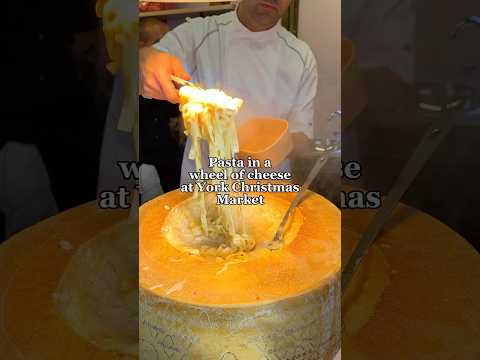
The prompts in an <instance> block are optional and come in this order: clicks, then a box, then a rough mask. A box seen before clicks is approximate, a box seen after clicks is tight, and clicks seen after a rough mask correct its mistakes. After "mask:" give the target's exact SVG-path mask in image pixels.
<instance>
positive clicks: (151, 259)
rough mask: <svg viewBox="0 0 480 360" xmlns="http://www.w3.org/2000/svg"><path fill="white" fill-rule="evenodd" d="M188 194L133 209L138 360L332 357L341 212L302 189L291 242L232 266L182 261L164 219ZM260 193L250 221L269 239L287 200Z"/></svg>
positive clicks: (337, 323)
mask: <svg viewBox="0 0 480 360" xmlns="http://www.w3.org/2000/svg"><path fill="white" fill-rule="evenodd" d="M189 196H191V195H190V194H184V193H180V192H179V191H175V192H171V193H168V194H165V195H163V196H161V197H158V198H156V199H154V200H152V201H150V202H148V203H146V204H144V205H143V206H142V207H141V208H140V247H139V252H140V255H139V256H140V258H139V260H140V274H139V281H140V358H141V359H145V360H150V359H153V360H155V359H172V360H181V359H182V360H186V359H195V360H210V359H211V360H221V359H224V360H233V359H239V360H243V359H249V360H256V359H258V360H263V359H271V358H278V359H282V360H283V359H285V360H288V359H312V360H319V359H328V360H330V359H333V358H334V356H335V354H336V353H337V352H338V350H339V344H340V296H341V291H340V282H339V279H340V278H339V276H340V262H341V260H340V211H339V210H338V209H337V208H336V207H335V206H334V205H333V204H331V203H330V202H328V201H327V200H326V199H324V198H323V197H321V196H319V195H317V194H313V193H309V194H308V196H307V198H306V199H305V200H304V201H303V202H302V203H301V204H300V205H299V207H298V208H297V210H296V213H295V215H294V218H293V221H292V222H291V223H290V224H289V226H288V229H287V233H286V238H287V239H290V240H289V241H288V245H286V246H285V247H284V248H283V249H281V250H278V251H271V250H268V249H265V248H261V246H259V249H258V250H255V251H254V252H252V253H249V254H247V255H245V256H244V257H243V258H241V259H240V260H238V259H237V261H233V262H231V263H229V261H228V259H227V260H225V259H222V258H214V257H210V258H208V257H202V256H195V255H189V254H188V253H185V252H182V251H181V250H178V249H177V248H176V247H175V246H172V245H171V244H170V242H169V241H168V239H167V238H166V236H165V231H164V230H162V229H163V228H164V227H165V226H169V224H165V219H166V218H167V217H168V216H167V215H168V214H169V212H171V211H173V210H174V209H175V207H176V206H178V205H179V204H182V202H184V201H185V199H187V198H188V197H189ZM264 196H265V203H266V205H263V206H259V207H258V210H257V215H256V216H258V221H259V222H260V223H264V224H265V232H264V233H263V235H262V236H265V237H269V238H268V239H265V240H269V239H270V238H271V237H273V233H274V231H275V230H274V229H275V228H276V226H275V225H278V223H279V222H280V219H281V216H279V217H278V218H276V215H274V214H275V213H278V214H283V213H284V211H286V209H287V208H288V205H289V201H291V199H292V198H293V196H290V195H287V194H283V195H280V194H264ZM265 214H267V215H266V216H264V215H265ZM268 214H272V215H271V216H272V217H275V221H273V222H272V220H271V219H268V217H269V215H268ZM249 216H255V210H251V213H250V214H249ZM276 221H278V223H277V224H274V223H275V222H276ZM269 229H270V230H269Z"/></svg>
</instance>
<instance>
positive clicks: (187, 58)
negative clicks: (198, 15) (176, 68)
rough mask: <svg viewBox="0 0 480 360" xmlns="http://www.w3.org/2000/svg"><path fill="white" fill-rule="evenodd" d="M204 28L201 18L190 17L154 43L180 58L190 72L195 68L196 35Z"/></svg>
mask: <svg viewBox="0 0 480 360" xmlns="http://www.w3.org/2000/svg"><path fill="white" fill-rule="evenodd" d="M202 30H203V26H201V19H188V20H187V21H186V22H185V23H183V24H181V25H179V26H177V27H176V28H175V29H173V30H172V31H169V32H168V33H167V34H166V35H165V36H164V37H163V38H162V39H161V40H160V41H159V42H158V43H156V44H155V45H153V47H154V48H155V49H157V50H160V51H164V52H167V53H169V54H170V55H173V56H175V57H177V58H178V59H180V60H181V61H182V63H183V66H184V67H185V70H187V72H188V73H189V74H192V69H194V65H195V64H194V52H195V35H196V33H198V32H199V31H202Z"/></svg>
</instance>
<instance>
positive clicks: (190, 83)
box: [170, 75, 203, 89]
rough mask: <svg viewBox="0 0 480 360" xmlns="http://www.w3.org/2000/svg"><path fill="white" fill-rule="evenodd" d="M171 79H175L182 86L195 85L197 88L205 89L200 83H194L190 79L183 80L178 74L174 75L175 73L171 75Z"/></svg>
mask: <svg viewBox="0 0 480 360" xmlns="http://www.w3.org/2000/svg"><path fill="white" fill-rule="evenodd" d="M170 77H171V79H172V80H173V82H175V83H177V84H178V85H181V86H191V87H194V88H197V89H203V88H202V87H201V86H200V85H197V84H194V83H192V82H190V81H187V80H183V79H181V78H179V77H177V76H174V75H170Z"/></svg>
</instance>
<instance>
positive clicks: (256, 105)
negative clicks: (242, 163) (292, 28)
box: [154, 11, 318, 183]
mask: <svg viewBox="0 0 480 360" xmlns="http://www.w3.org/2000/svg"><path fill="white" fill-rule="evenodd" d="M154 47H155V48H157V49H158V50H162V51H166V52H168V53H170V54H172V55H174V56H176V57H177V58H179V59H181V60H182V62H183V64H184V66H185V68H186V69H187V71H188V72H189V73H190V75H191V77H192V81H193V82H199V83H202V84H203V85H204V86H205V87H207V88H219V89H222V90H224V91H225V92H226V93H227V94H229V95H231V96H234V97H239V98H242V99H243V100H245V103H244V105H243V107H242V109H241V110H240V112H239V114H238V117H237V120H238V123H241V122H243V121H245V120H247V119H249V118H252V117H259V116H266V117H278V118H283V119H287V120H288V122H289V128H290V132H292V133H293V132H303V133H304V134H305V135H307V136H308V137H309V138H311V139H312V138H313V117H314V99H315V96H316V93H317V81H318V76H317V65H316V60H315V57H314V55H313V52H312V50H311V49H310V47H309V46H308V45H307V44H306V43H304V42H303V41H301V40H299V39H297V38H296V37H295V36H294V35H293V34H291V33H290V32H288V31H287V30H286V29H285V28H283V27H282V26H281V23H280V22H279V23H278V24H277V25H275V26H274V27H273V28H271V29H269V30H267V31H263V32H251V31H250V30H248V29H247V28H246V27H245V26H244V25H243V24H242V23H241V22H240V20H239V19H238V16H237V14H236V12H235V11H232V12H229V13H225V14H222V15H219V16H211V17H207V18H194V19H188V20H187V22H186V23H184V24H182V25H180V26H178V27H176V28H175V29H174V30H172V31H171V32H169V33H167V34H166V35H165V36H164V37H163V39H162V40H160V42H158V43H157V44H155V45H154ZM189 150H190V143H187V146H186V151H185V153H184V159H183V166H182V183H185V182H188V181H187V180H188V176H187V172H188V171H192V170H194V169H195V166H194V162H193V161H192V160H189V159H188V153H189ZM204 154H205V156H204V163H206V151H205V150H204ZM288 166H289V165H288V163H286V162H285V163H284V164H282V168H286V167H288Z"/></svg>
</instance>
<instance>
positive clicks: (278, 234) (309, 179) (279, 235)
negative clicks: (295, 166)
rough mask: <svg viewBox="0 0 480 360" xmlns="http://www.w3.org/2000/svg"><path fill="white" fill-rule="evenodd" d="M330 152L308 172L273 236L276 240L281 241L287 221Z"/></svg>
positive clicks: (318, 160)
mask: <svg viewBox="0 0 480 360" xmlns="http://www.w3.org/2000/svg"><path fill="white" fill-rule="evenodd" d="M328 154H329V152H328V153H326V154H324V155H323V156H321V157H319V158H318V159H317V161H316V162H315V165H314V166H313V168H312V170H310V173H309V174H308V176H307V179H306V180H305V182H304V183H303V185H302V190H301V191H300V192H298V193H297V195H295V198H294V199H293V201H292V203H291V204H290V207H289V208H288V210H287V212H286V213H285V215H284V216H283V219H282V222H281V223H280V226H279V227H278V229H277V232H276V233H275V237H274V238H273V241H274V242H279V241H280V240H281V239H282V236H283V231H284V229H285V225H286V224H287V221H288V219H289V218H290V215H291V213H292V212H293V210H294V209H295V208H296V207H297V205H298V204H299V202H300V200H301V199H302V197H303V194H304V193H305V192H306V191H307V190H308V188H309V187H310V185H311V184H312V182H313V180H315V178H316V177H317V175H318V173H319V172H320V170H321V169H322V168H323V166H324V165H325V164H326V163H327V160H328Z"/></svg>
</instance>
